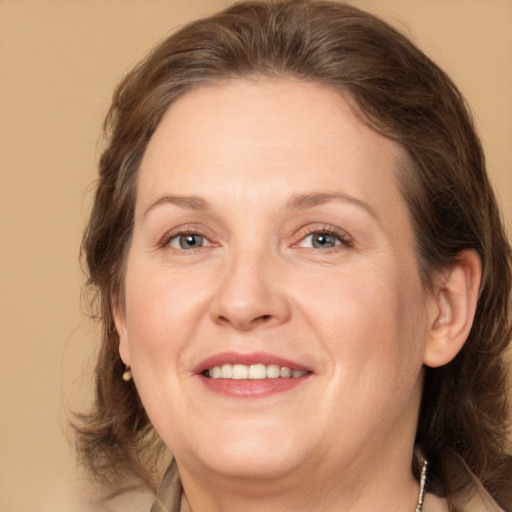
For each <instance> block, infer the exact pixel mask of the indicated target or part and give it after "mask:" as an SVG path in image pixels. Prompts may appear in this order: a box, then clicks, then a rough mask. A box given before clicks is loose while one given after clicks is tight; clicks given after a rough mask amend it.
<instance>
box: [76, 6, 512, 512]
mask: <svg viewBox="0 0 512 512" xmlns="http://www.w3.org/2000/svg"><path fill="white" fill-rule="evenodd" d="M252 76H266V77H293V78H295V79H300V80H305V81H310V82H316V83H321V84H325V85H328V86H329V87H331V88H333V89H335V90H337V91H339V92H340V94H342V95H343V96H344V97H346V98H347V99H349V101H351V103H352V105H353V106H354V108H355V110H356V111H357V112H358V114H359V115H360V117H361V119H362V120H363V121H364V122H365V123H366V124H367V125H369V126H370V127H372V128H373V129H374V130H376V131H377V132H379V133H381V134H383V135H385V136H386V137H388V138H390V139H392V140H393V141H395V142H396V143H397V144H398V145H399V146H400V147H401V148H402V149H403V151H404V153H405V154H406V158H405V159H404V161H403V162H401V166H400V167H401V169H400V170H399V171H398V177H399V182H400V186H401V188H402V192H403V195H404V197H405V199H406V202H407V204H408V207H409V210H410V212H411V217H412V222H413V226H414V230H415V236H416V245H417V253H418V260H419V265H420V271H421V275H422V279H423V282H424V285H425V286H426V287H428V286H430V285H431V284H432V282H433V278H434V275H435V274H436V272H438V271H439V270H441V269H442V268H443V267H446V265H449V264H450V263H452V262H454V261H456V260H457V257H458V255H459V254H460V252H461V251H463V250H465V249H474V250H475V251H476V252H477V253H478V255H479V256H480V259H481V261H482V265H483V280H482V286H481V291H480V296H479V301H478V306H477V311H476V317H475V320H474V324H473V327H472V330H471V333H470V335H469V337H468V339H467V341H466V343H465V345H464V347H463V348H462V350H461V351H460V353H459V354H458V355H457V356H456V358H455V359H454V360H453V361H452V362H450V363H449V364H447V365H445V366H443V367H440V368H426V370H425V381H424V390H423V399H422V405H421V411H420V416H419V424H418V430H417V436H416V442H417V444H418V445H419V447H420V448H421V450H422V451H423V453H424V454H425V456H426V458H427V459H428V460H429V468H430V474H431V477H430V485H431V490H432V491H433V492H435V493H437V494H439V495H445V496H447V497H448V499H449V502H450V508H451V510H452V511H455V510H457V507H456V505H455V504H454V503H452V502H451V500H450V497H452V496H453V495H455V493H456V492H458V491H459V490H460V489H461V488H463V487H464V486H465V485H466V484H467V472H465V471H464V470H463V467H462V466H463V464H462V463H461V462H460V460H461V459H463V460H464V461H465V463H466V464H467V465H468V466H469V468H470V470H471V471H472V472H473V473H474V474H475V475H476V476H477V477H478V478H479V479H480V480H481V481H482V482H483V484H484V485H485V487H486V488H487V489H488V490H489V492H490V493H491V494H492V495H493V496H494V498H495V499H496V500H497V501H498V502H499V503H500V504H501V505H502V506H503V507H505V508H506V509H509V510H510V509H512V482H511V478H512V477H511V475H512V463H511V458H510V456H508V455H507V449H508V445H507V425H508V424H507V414H508V405H507V399H506V397H507V380H506V375H507V372H506V363H505V359H504V354H505V351H506V348H507V346H508V344H509V342H510V339H511V330H512V327H511V302H510V293H511V292H510V290H511V281H512V277H511V267H512V264H511V251H510V246H509V244H508V242H507V237H506V234H505V232H504V228H503V225H502V221H501V219H500V213H499V210H498V207H497V203H496V199H495V196H494V193H493V191H492V188H491V185H490V183H489V180H488V177H487V174H486V170H485V161H484V155H483V152H482V147H481V144H480V141H479V139H478V136H477V135H476V133H475V129H474V126H473V122H472V119H471V115H470V113H469V111H468V108H467V106H466V104H465V101H464V98H463V97H462V96H461V94H460V92H459V91H458V90H457V88H456V87H455V85H454V84H453V83H452V81H451V80H450V79H449V77H448V76H447V75H446V74H445V73H444V72H443V71H442V70H441V69H440V68H439V67H438V66H437V65H436V64H434V63H433V62H432V61H431V60H430V59H429V58H428V57H427V56H426V55H425V54H424V53H422V52H421V51H420V50H419V49H418V48H417V47H416V46H415V45H413V44H412V43H411V42H410V41H409V40H408V39H407V38H406V37H405V36H404V35H402V34H401V33H399V32H398V31H396V30H395V29H394V28H392V27H390V26H389V25H388V24H386V23H385V22H384V21H382V20H380V19H378V18H376V17H375V16H373V15H371V14H368V13H366V12H364V11H361V10H359V9H357V8H355V7H352V6H349V5H347V4H344V3H338V2H327V1H314V0H280V1H279V0H278V1H268V2H266V1H263V2H260V1H248V2H241V3H238V4H235V5H233V6H231V7H229V8H228V9H226V10H224V11H222V12H220V13H218V14H215V15H213V16H211V17H208V18H205V19H201V20H199V21H195V22H193V23H191V24H189V25H186V26H184V27H183V28H181V29H180V30H179V31H178V32H177V33H175V34H174V35H172V36H170V37H169V38H168V39H166V40H165V41H163V42H162V43H161V44H160V45H159V46H157V47H156V49H154V51H153V52H152V53H151V54H150V55H149V56H148V57H147V58H145V59H144V60H143V61H142V62H141V63H140V64H139V65H138V66H137V67H136V68H135V69H134V70H133V71H131V72H130V73H129V74H128V75H127V76H126V77H125V78H124V79H123V80H122V82H121V83H120V84H119V86H118V88H117V90H116V92H115V94H114V98H113V103H112V106H111V108H110V111H109V113H108V116H107V119H106V121H105V133H106V140H107V146H106V149H105V150H104V152H103V154H102V156H101V159H100V164H99V181H98V184H97V189H96V196H95V200H94V205H93V209H92V213H91V216H90V220H89V224H88V226H87V229H86V231H85V234H84V238H83V246H82V250H83V256H84V260H85V263H86V266H87V271H88V276H89V280H88V285H89V287H91V288H92V289H94V290H95V291H96V305H97V314H98V315H99V317H100V319H101V322H102V325H103V339H102V344H101V349H100V353H99V356H98V362H97V367H96V400H95V404H94V407H93V409H92V410H91V411H90V412H89V413H87V414H83V415H81V416H80V422H79V425H78V426H77V430H78V445H79V453H80V454H81V457H82V460H83V461H84V462H85V463H86V465H88V466H89V468H91V469H92V471H93V472H94V473H95V474H96V475H98V476H101V477H102V478H105V477H108V476H110V477H113V476H114V475H117V476H119V475H120V474H123V473H126V472H132V473H134V474H137V475H139V476H142V477H143V478H145V479H146V480H147V481H149V480H151V474H152V471H153V469H154V468H155V460H156V458H157V457H158V453H159V441H158V438H157V436H156V434H155V432H154V431H153V428H152V426H151V424H150V421H149V419H148V417H147V415H146V413H145V411H144V408H143V406H142V404H141V401H140V399H139V397H138V395H137V391H136V389H135V386H134V385H133V383H128V384H127V383H125V382H123V380H122V378H121V377H122V373H123V371H124V365H123V363H122V361H121V359H120V357H119V353H118V345H119V339H118V335H117V332H116V330H115V327H114V322H113V315H112V303H113V300H115V299H116V298H117V299H120V298H122V295H123V272H124V262H125V259H126V258H125V256H126V252H127V248H128V246H129V243H130V236H131V231H132V227H133V215H134V206H135V199H136V184H137V170H138V167H139V164H140V162H141V159H142V156H143V155H144V152H145V150H146V147H147V144H148V141H149V140H150V138H151V136H152V134H153V132H154V131H155V129H156V127H157V126H158V124H159V122H160V120H161V118H162V116H163V115H164V113H165V112H166V111H167V109H168V108H169V106H170V105H171V104H172V103H173V102H175V101H176V100H177V99H178V98H179V97H180V96H181V95H183V94H184V93H185V92H187V91H190V90H192V89H194V88H197V87H201V86H203V85H207V84H210V83H217V82H219V81H223V80H226V79H231V78H240V77H252Z"/></svg>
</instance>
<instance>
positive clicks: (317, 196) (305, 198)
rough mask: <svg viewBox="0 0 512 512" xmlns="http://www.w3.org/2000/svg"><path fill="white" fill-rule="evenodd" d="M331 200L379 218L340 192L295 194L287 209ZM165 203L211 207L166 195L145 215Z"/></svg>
mask: <svg viewBox="0 0 512 512" xmlns="http://www.w3.org/2000/svg"><path fill="white" fill-rule="evenodd" d="M330 201H343V202H348V203H351V204H354V205H355V206H358V207H360V208H363V209H364V210H366V211H367V212H368V213H369V214H370V215H371V216H372V217H374V218H375V219H377V214H376V213H375V210H374V209H373V208H372V207H371V206H370V205H369V204H368V203H365V202H364V201H361V200H360V199H357V198H355V197H352V196H350V195H348V194H343V193H340V192H310V193H308V194H293V195H292V196H291V197H290V199H289V200H288V203H287V209H289V210H307V209H309V208H314V207H315V206H320V205H322V204H325V203H328V202H330ZM165 204H172V205H175V206H178V207H179V208H182V209H184V210H195V211H204V210H207V209H208V208H209V203H208V202H207V201H206V200H205V199H203V198H202V197H199V196H169V195H166V196H162V197H160V198H159V199H157V200H156V201H154V202H153V203H151V204H150V205H149V206H148V208H146V210H145V211H144V217H145V216H147V215H148V213H149V212H150V211H152V210H154V209H155V208H157V207H159V206H162V205H165Z"/></svg>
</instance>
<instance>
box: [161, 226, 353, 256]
mask: <svg viewBox="0 0 512 512" xmlns="http://www.w3.org/2000/svg"><path fill="white" fill-rule="evenodd" d="M187 235H196V236H199V237H202V238H204V239H205V240H206V241H207V242H208V245H207V246H206V247H211V246H216V245H217V244H216V243H215V242H212V240H211V239H210V238H209V237H208V236H206V235H204V234H202V233H201V230H198V229H197V228H195V227H193V226H191V227H181V228H180V229H179V231H175V230H173V231H171V232H169V233H167V234H166V235H165V236H164V237H163V238H162V240H161V241H160V242H159V247H161V248H170V249H174V250H176V251H180V252H187V249H183V248H182V249H178V248H173V247H171V246H170V243H171V241H172V240H173V239H175V238H179V237H184V236H187ZM313 235H327V236H329V237H333V238H335V239H336V241H339V242H340V243H339V244H336V245H335V246H333V247H326V248H322V249H320V248H316V247H305V248H306V249H314V250H321V251H325V252H328V251H336V250H339V249H341V248H350V247H353V245H354V242H353V240H352V238H351V237H350V236H349V235H348V234H347V233H346V232H345V231H342V230H337V229H334V228H332V227H331V226H312V227H308V228H305V229H303V230H302V231H301V232H300V234H299V236H300V238H299V241H298V242H295V243H294V244H293V245H292V247H300V244H301V243H302V242H303V241H304V240H305V239H306V238H307V237H310V236H313ZM202 247H203V246H200V247H198V248H196V249H195V250H197V249H201V248H202ZM189 250H194V248H191V249H189Z"/></svg>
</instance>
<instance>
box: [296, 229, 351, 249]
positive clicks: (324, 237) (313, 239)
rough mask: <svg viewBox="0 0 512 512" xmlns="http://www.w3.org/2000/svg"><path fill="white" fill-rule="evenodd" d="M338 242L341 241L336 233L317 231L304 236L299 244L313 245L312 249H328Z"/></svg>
mask: <svg viewBox="0 0 512 512" xmlns="http://www.w3.org/2000/svg"><path fill="white" fill-rule="evenodd" d="M340 244H341V241H340V239H339V237H337V236H336V235H331V234H330V233H322V232H318V233H311V234H310V235H308V236H306V237H304V238H303V240H302V241H301V243H300V244H299V245H300V246H301V247H313V248H314V249H330V248H332V247H335V246H337V245H340Z"/></svg>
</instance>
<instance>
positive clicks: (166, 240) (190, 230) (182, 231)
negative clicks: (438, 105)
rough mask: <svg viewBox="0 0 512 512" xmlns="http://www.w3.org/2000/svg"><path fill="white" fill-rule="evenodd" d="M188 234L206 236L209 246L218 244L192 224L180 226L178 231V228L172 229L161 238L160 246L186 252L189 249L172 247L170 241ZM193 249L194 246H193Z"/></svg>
mask: <svg viewBox="0 0 512 512" xmlns="http://www.w3.org/2000/svg"><path fill="white" fill-rule="evenodd" d="M187 235H196V236H200V237H202V238H204V239H205V240H207V242H208V246H207V247H209V246H212V245H213V246H214V245H216V244H215V243H214V242H212V241H211V240H210V238H209V237H208V236H206V235H203V234H202V233H201V230H198V229H197V228H196V227H193V226H190V227H186V226H185V227H183V226H182V227H180V228H179V229H178V231H176V230H172V231H170V232H169V233H166V234H165V235H164V236H163V238H162V239H161V241H160V242H159V244H158V245H159V247H160V248H170V249H174V250H176V251H183V252H186V251H187V249H178V248H174V247H171V246H170V243H171V241H172V240H173V239H175V238H179V237H184V236H187ZM201 247H202V246H200V247H198V249H201ZM191 249H193V248H191Z"/></svg>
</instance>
